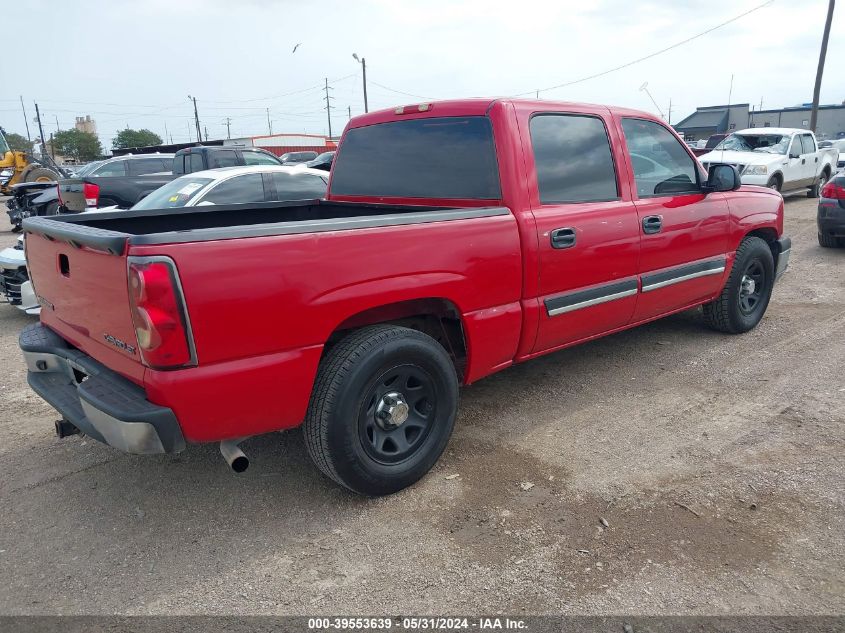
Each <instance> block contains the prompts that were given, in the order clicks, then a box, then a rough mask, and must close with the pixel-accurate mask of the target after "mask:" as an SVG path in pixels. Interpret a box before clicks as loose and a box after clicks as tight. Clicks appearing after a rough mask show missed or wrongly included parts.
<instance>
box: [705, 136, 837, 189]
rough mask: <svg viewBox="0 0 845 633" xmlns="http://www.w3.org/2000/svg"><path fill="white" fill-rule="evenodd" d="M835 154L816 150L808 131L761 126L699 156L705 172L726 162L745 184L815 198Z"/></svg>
mask: <svg viewBox="0 0 845 633" xmlns="http://www.w3.org/2000/svg"><path fill="white" fill-rule="evenodd" d="M837 158H838V152H837V151H836V150H834V149H832V148H827V149H819V146H818V143H817V142H816V136H815V134H813V133H812V132H810V131H808V130H799V129H792V128H777V127H762V128H759V127H758V128H750V129H747V130H739V131H738V132H734V133H733V134H731V135H730V136H727V137H726V138H725V139H724V140H723V141H722V142H721V143H719V144H718V145H717V146H716V147H714V148H713V151H711V152H709V153H708V154H704V155H703V156H700V157H699V160H700V161H701V162H702V163H703V165H704V167H705V169H708V168H709V167H710V165H711V164H713V163H728V164H729V165H733V166H734V167H736V168H737V170H739V173H740V176H741V177H742V183H743V184H745V185H762V186H764V187H769V188H771V189H777V190H778V191H780V192H782V193H792V192H795V191H803V190H806V191H807V195H808V196H809V197H811V198H817V197H818V195H819V191H820V190H821V188H822V187H823V186H824V184H825V183H826V182H827V181H828V180H829V179H830V176H831V174H833V173H834V172H835V171H836V161H837Z"/></svg>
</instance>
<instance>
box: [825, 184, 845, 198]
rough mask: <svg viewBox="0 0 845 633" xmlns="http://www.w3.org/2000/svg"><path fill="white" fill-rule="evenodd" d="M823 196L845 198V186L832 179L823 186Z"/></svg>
mask: <svg viewBox="0 0 845 633" xmlns="http://www.w3.org/2000/svg"><path fill="white" fill-rule="evenodd" d="M822 198H833V199H835V200H845V187H843V186H842V184H840V183H838V182H833V181H830V182H829V183H827V184H826V185H825V186H824V187H822Z"/></svg>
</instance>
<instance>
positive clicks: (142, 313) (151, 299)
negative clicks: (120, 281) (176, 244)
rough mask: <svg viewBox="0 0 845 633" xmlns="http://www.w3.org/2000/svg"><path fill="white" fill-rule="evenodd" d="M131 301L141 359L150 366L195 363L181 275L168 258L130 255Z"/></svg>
mask: <svg viewBox="0 0 845 633" xmlns="http://www.w3.org/2000/svg"><path fill="white" fill-rule="evenodd" d="M128 275H129V302H130V306H131V309H132V323H133V325H134V326H135V336H136V337H137V339H138V349H139V350H140V352H141V359H142V360H143V362H144V364H145V365H147V367H152V368H154V369H175V368H177V367H184V366H186V365H196V355H195V354H194V346H193V339H192V335H191V328H190V324H189V321H188V313H187V310H186V309H185V299H184V297H183V295H182V288H181V285H180V283H179V276H178V274H177V272H176V266H175V265H174V264H173V261H172V260H170V259H169V258H166V257H154V258H152V257H130V258H129V266H128Z"/></svg>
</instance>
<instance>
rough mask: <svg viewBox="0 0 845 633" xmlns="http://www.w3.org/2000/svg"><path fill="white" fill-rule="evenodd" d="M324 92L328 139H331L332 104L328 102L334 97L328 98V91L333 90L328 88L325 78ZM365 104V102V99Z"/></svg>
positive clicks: (327, 80)
mask: <svg viewBox="0 0 845 633" xmlns="http://www.w3.org/2000/svg"><path fill="white" fill-rule="evenodd" d="M325 90H326V117H328V120H329V138H331V137H332V104H331V101H329V100H330V99H334V97H330V96H329V90H333V88H330V87H329V78H328V77H326V88H325ZM365 102H366V98H365ZM365 107H366V106H365Z"/></svg>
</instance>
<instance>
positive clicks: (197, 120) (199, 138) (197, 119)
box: [188, 95, 202, 143]
mask: <svg viewBox="0 0 845 633" xmlns="http://www.w3.org/2000/svg"><path fill="white" fill-rule="evenodd" d="M188 100H190V101H193V102H194V123H196V125H197V142H199V143H202V130H201V129H200V115H199V113H198V112H197V98H196V97H192V96H191V95H188Z"/></svg>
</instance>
